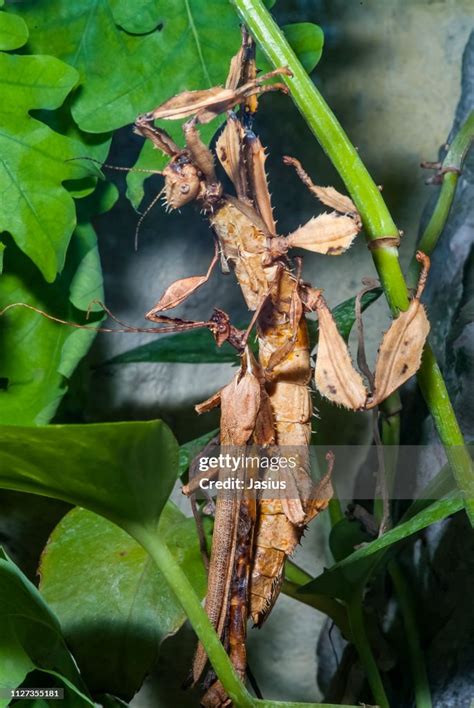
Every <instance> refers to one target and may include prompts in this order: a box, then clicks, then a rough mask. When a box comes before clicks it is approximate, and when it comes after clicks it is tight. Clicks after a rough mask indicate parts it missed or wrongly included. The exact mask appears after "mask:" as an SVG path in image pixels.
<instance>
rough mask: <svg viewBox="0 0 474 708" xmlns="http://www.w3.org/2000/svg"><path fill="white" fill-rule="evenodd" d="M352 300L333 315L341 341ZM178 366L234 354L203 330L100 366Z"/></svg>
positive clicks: (373, 294)
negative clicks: (160, 364) (171, 364)
mask: <svg viewBox="0 0 474 708" xmlns="http://www.w3.org/2000/svg"><path fill="white" fill-rule="evenodd" d="M381 293H382V290H381V288H377V289H376V290H371V291H370V292H368V293H366V294H365V295H364V296H363V297H362V303H361V304H362V311H363V312H364V310H366V309H367V308H368V307H369V305H371V304H372V303H373V302H375V301H376V300H377V299H378V298H379V297H380V295H381ZM354 308H355V298H354V297H351V298H349V300H345V301H344V302H342V303H341V304H340V305H338V306H337V307H335V308H334V310H333V316H334V319H335V320H336V324H337V326H338V329H339V331H340V333H341V335H342V336H343V337H344V339H346V340H347V339H348V338H349V334H350V332H351V329H352V327H353V325H354V322H355V310H354ZM236 326H237V327H238V328H240V329H246V328H247V326H248V325H247V324H245V323H239V324H237V325H236ZM308 330H309V336H310V342H311V347H314V346H316V344H317V341H318V323H317V321H315V320H308ZM250 344H251V348H252V349H253V350H254V352H256V351H257V347H256V344H255V343H254V340H252V341H251V342H250ZM150 362H152V363H158V362H165V363H171V362H173V363H181V364H226V363H233V364H235V363H236V362H237V354H236V351H235V349H233V348H232V347H231V346H230V345H229V344H227V343H225V344H224V345H223V346H222V347H220V348H218V347H217V345H216V344H215V342H214V340H213V339H212V337H211V336H210V334H209V332H207V331H206V330H192V331H190V332H183V333H181V334H172V335H169V336H165V337H163V336H162V335H156V338H155V339H154V340H153V341H152V342H150V343H149V344H142V345H140V346H139V347H135V348H134V349H130V350H129V351H128V352H123V354H118V356H115V357H113V359H109V360H108V361H106V362H104V364H103V366H108V365H110V364H140V363H150Z"/></svg>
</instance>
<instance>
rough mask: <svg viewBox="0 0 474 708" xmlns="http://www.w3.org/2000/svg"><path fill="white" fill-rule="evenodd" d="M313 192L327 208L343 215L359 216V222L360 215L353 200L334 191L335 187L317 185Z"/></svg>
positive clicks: (314, 186) (312, 189)
mask: <svg viewBox="0 0 474 708" xmlns="http://www.w3.org/2000/svg"><path fill="white" fill-rule="evenodd" d="M311 191H312V192H313V193H314V194H315V195H316V196H317V198H318V199H319V201H320V202H322V203H323V204H325V205H326V206H328V207H331V209H335V210H336V211H338V212H340V213H341V214H353V215H357V220H359V213H358V211H357V209H356V205H355V204H354V202H353V201H352V199H350V198H349V197H347V196H346V195H345V194H341V193H340V192H338V191H337V189H334V187H318V186H317V185H316V184H313V186H312V188H311Z"/></svg>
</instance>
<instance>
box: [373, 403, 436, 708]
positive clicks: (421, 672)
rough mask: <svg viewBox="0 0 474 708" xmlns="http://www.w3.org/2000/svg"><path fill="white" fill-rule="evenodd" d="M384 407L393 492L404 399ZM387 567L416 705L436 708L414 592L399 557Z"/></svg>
mask: <svg viewBox="0 0 474 708" xmlns="http://www.w3.org/2000/svg"><path fill="white" fill-rule="evenodd" d="M397 399H398V400H397ZM382 407H384V411H383V412H384V413H385V415H384V417H383V418H382V430H381V440H382V444H383V448H384V449H383V452H384V456H385V473H386V475H387V488H388V489H389V491H390V493H391V492H392V489H393V482H394V479H395V471H396V467H397V460H398V446H399V443H400V399H399V396H398V393H397V394H396V396H395V397H392V396H390V397H389V398H388V399H387V400H386V401H384V403H383V404H382ZM387 570H388V572H389V574H390V577H391V578H392V581H393V585H394V588H395V594H396V596H397V600H398V606H399V609H400V613H401V615H402V619H403V625H404V627H405V636H406V648H407V655H408V661H409V663H410V666H411V673H412V679H413V685H414V687H415V702H416V708H432V704H431V692H430V686H429V682H428V676H427V674H426V667H425V662H424V659H423V652H422V650H421V646H420V639H419V635H418V627H417V618H416V612H415V610H414V602H413V598H412V593H411V590H410V587H409V585H408V583H407V582H406V579H405V576H404V573H403V571H402V569H401V567H400V565H399V564H398V562H397V561H396V560H392V561H390V563H389V564H388V566H387Z"/></svg>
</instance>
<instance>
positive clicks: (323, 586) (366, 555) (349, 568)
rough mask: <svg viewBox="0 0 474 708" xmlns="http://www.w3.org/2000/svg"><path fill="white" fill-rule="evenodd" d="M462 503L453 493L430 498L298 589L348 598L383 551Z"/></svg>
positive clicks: (369, 572)
mask: <svg viewBox="0 0 474 708" xmlns="http://www.w3.org/2000/svg"><path fill="white" fill-rule="evenodd" d="M463 506H464V504H463V501H462V499H460V498H459V497H458V496H454V495H451V496H450V497H448V498H447V499H441V500H439V501H436V502H434V504H431V505H430V506H428V507H427V508H426V509H424V510H422V511H420V512H419V513H418V514H416V515H415V516H413V517H412V518H411V519H409V520H408V521H405V522H403V523H401V524H399V525H398V526H396V527H395V528H393V529H391V530H390V531H387V533H384V534H383V536H381V537H380V538H378V539H377V540H375V541H372V543H368V544H366V545H364V546H363V547H362V548H359V549H358V550H356V551H354V552H353V553H351V554H350V555H349V556H347V557H346V558H344V559H343V560H341V561H339V563H336V564H335V565H333V566H332V567H331V568H329V569H328V570H325V571H324V573H322V574H321V575H320V576H318V577H317V578H315V579H314V580H312V581H311V582H310V583H308V584H307V585H305V586H303V587H302V588H301V589H300V590H299V591H298V592H301V593H321V594H323V595H326V594H327V595H330V596H331V597H338V598H340V599H341V600H345V601H348V600H349V599H350V597H351V596H352V594H353V592H354V588H355V587H358V586H360V585H363V584H364V583H365V582H366V580H367V578H368V576H369V575H370V574H371V572H372V571H373V569H374V567H375V565H378V564H380V563H381V561H382V560H383V561H385V560H386V559H387V558H386V556H387V551H388V550H390V549H391V548H392V546H393V545H394V544H396V543H397V542H399V541H402V540H403V539H405V538H408V537H409V536H412V535H413V534H415V533H417V532H418V531H421V530H422V529H424V528H426V527H427V526H430V525H431V524H434V523H436V522H437V521H441V520H442V519H445V518H446V517H448V516H451V514H455V513H456V512H458V511H460V510H461V509H462V508H463Z"/></svg>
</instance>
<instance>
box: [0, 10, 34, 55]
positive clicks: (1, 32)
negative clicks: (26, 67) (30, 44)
mask: <svg viewBox="0 0 474 708" xmlns="http://www.w3.org/2000/svg"><path fill="white" fill-rule="evenodd" d="M2 4H3V3H2ZM27 40H28V27H27V26H26V23H25V21H24V19H23V18H22V17H15V15H10V14H8V13H6V12H0V50H1V51H9V50H10V49H18V48H19V47H22V46H23V45H24V44H26V42H27Z"/></svg>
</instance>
